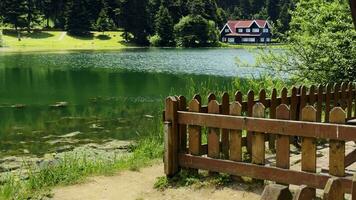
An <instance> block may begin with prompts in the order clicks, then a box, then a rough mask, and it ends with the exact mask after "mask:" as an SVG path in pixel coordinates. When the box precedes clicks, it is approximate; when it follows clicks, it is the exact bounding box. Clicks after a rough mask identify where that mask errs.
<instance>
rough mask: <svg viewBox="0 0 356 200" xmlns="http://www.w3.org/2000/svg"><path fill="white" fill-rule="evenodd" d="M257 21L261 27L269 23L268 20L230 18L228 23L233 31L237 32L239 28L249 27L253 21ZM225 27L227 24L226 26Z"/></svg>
mask: <svg viewBox="0 0 356 200" xmlns="http://www.w3.org/2000/svg"><path fill="white" fill-rule="evenodd" d="M254 22H255V23H256V24H257V26H258V27H259V28H264V27H266V25H267V24H268V25H269V23H268V21H267V20H261V19H256V20H229V21H228V22H227V23H226V24H227V25H228V27H229V28H230V30H231V33H236V29H237V28H249V27H251V25H252V24H253V23H254ZM224 27H225V26H224Z"/></svg>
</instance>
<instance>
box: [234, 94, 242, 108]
mask: <svg viewBox="0 0 356 200" xmlns="http://www.w3.org/2000/svg"><path fill="white" fill-rule="evenodd" d="M235 101H237V102H239V103H240V104H241V105H242V92H240V91H237V92H236V93H235Z"/></svg>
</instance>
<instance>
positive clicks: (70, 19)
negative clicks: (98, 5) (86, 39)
mask: <svg viewBox="0 0 356 200" xmlns="http://www.w3.org/2000/svg"><path fill="white" fill-rule="evenodd" d="M89 14H90V13H89V12H88V10H87V5H86V3H85V0H73V2H70V3H69V4H68V12H67V16H66V27H65V28H66V30H67V31H68V33H69V34H72V35H86V34H89V33H90V28H91V23H90V18H89V17H88V16H89Z"/></svg>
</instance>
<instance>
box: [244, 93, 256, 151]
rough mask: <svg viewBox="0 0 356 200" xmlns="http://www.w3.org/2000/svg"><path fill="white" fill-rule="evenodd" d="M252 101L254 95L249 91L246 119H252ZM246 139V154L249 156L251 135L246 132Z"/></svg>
mask: <svg viewBox="0 0 356 200" xmlns="http://www.w3.org/2000/svg"><path fill="white" fill-rule="evenodd" d="M254 100H255V93H254V92H253V91H252V90H250V91H249V92H248V93H247V116H248V117H252V111H253V105H254V104H255V102H254ZM246 137H247V152H248V153H249V154H251V146H252V144H251V143H252V133H251V132H247V135H246Z"/></svg>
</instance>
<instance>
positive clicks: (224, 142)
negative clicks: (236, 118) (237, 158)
mask: <svg viewBox="0 0 356 200" xmlns="http://www.w3.org/2000/svg"><path fill="white" fill-rule="evenodd" d="M221 105H222V106H221V114H223V115H229V114H230V111H229V110H230V98H229V94H228V93H227V92H224V94H223V96H222V101H221ZM221 152H222V156H223V158H224V159H228V158H229V130H228V129H222V130H221Z"/></svg>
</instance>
